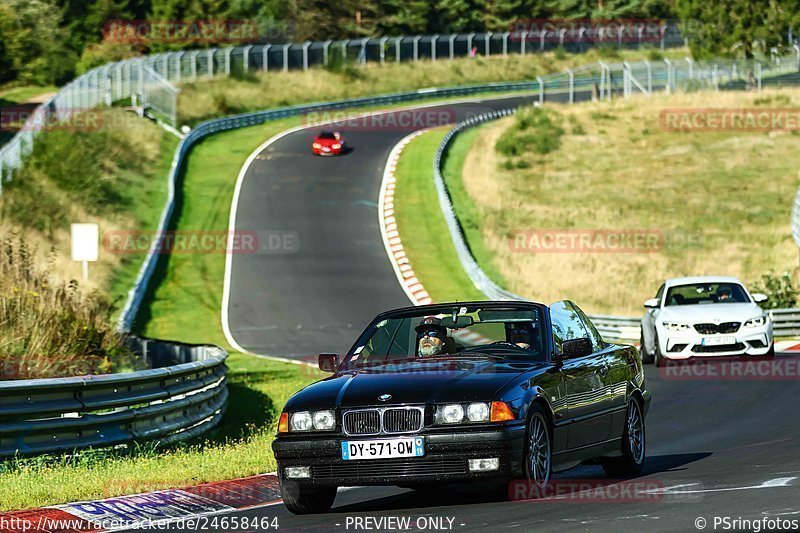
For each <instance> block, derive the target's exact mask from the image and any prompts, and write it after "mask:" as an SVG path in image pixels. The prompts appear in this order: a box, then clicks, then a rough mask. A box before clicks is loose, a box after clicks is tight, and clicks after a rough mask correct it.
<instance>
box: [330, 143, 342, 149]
mask: <svg viewBox="0 0 800 533" xmlns="http://www.w3.org/2000/svg"><path fill="white" fill-rule="evenodd" d="M341 147H342V145H341V144H332V145H331V148H333V149H334V150H338V149H339V148H341Z"/></svg>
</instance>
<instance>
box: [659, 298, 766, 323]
mask: <svg viewBox="0 0 800 533" xmlns="http://www.w3.org/2000/svg"><path fill="white" fill-rule="evenodd" d="M763 313H764V311H763V310H762V309H761V308H760V307H759V306H758V305H757V304H754V303H736V304H697V305H675V306H669V307H665V308H663V309H662V310H661V313H660V314H659V317H658V318H659V320H661V321H664V320H673V321H675V322H685V323H689V324H697V323H704V322H712V323H713V322H717V321H719V322H744V321H746V320H749V319H751V318H755V317H757V316H761V315H762V314H763Z"/></svg>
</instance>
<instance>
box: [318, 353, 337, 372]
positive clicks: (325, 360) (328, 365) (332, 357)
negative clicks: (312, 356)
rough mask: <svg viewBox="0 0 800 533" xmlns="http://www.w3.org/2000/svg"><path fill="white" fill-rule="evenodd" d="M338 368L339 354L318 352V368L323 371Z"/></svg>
mask: <svg viewBox="0 0 800 533" xmlns="http://www.w3.org/2000/svg"><path fill="white" fill-rule="evenodd" d="M338 368H339V354H335V353H321V354H319V369H320V370H322V371H323V372H330V373H331V374H333V373H335V372H336V370H337V369H338Z"/></svg>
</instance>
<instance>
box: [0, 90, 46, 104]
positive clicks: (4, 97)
mask: <svg viewBox="0 0 800 533" xmlns="http://www.w3.org/2000/svg"><path fill="white" fill-rule="evenodd" d="M57 91H58V87H55V86H53V85H45V86H42V87H40V86H38V85H25V86H22V87H11V88H8V89H0V104H2V105H6V104H21V103H24V102H28V101H30V100H31V99H34V98H36V97H38V96H41V95H43V94H48V93H55V92H57Z"/></svg>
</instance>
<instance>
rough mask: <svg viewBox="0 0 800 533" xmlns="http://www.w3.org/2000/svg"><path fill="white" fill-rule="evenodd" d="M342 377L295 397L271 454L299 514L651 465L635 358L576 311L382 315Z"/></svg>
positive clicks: (501, 308)
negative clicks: (479, 484) (360, 498)
mask: <svg viewBox="0 0 800 533" xmlns="http://www.w3.org/2000/svg"><path fill="white" fill-rule="evenodd" d="M319 366H320V368H321V369H322V370H324V371H328V372H331V373H333V375H332V376H331V377H328V378H326V379H323V380H321V381H318V382H317V383H314V384H312V385H310V386H308V387H306V388H305V389H303V390H301V391H299V392H298V393H296V394H295V395H294V396H292V397H291V398H290V399H289V401H288V402H287V403H286V406H285V408H284V410H283V412H282V414H281V416H280V420H279V424H278V435H277V437H276V439H275V441H274V443H273V445H272V447H273V450H274V452H275V458H276V459H277V462H278V476H279V479H280V482H281V493H282V496H283V501H284V503H285V504H286V507H287V508H288V509H289V510H290V511H291V512H293V513H295V514H303V513H320V512H327V511H328V510H329V509H330V508H331V506H332V505H333V501H334V499H335V498H336V491H337V488H338V487H342V486H356V485H398V486H402V487H411V488H424V487H430V486H432V485H435V484H439V483H461V482H469V481H481V480H483V481H486V480H488V479H505V480H511V479H515V478H517V479H522V480H527V482H528V483H530V484H531V486H533V487H540V488H545V487H546V486H547V484H548V483H549V482H550V477H551V475H552V473H554V472H558V471H562V470H565V469H568V468H571V467H573V466H576V465H579V464H585V463H599V464H601V465H602V466H603V468H604V470H605V471H606V473H607V474H608V475H609V476H613V477H621V476H628V475H635V474H637V473H638V472H640V471H641V469H642V466H643V464H644V461H645V415H646V413H647V410H648V407H649V405H650V393H649V392H648V391H647V390H646V389H645V383H644V373H643V371H642V363H641V359H640V358H639V355H638V352H637V350H636V348H634V347H632V346H624V345H618V344H611V343H608V342H606V341H604V340H603V338H602V337H601V336H600V334H599V333H598V331H597V329H596V328H595V327H594V325H593V324H592V323H591V321H590V320H589V319H588V318H587V317H586V315H585V314H584V313H583V311H581V309H580V308H578V306H577V305H575V304H574V303H572V302H570V301H561V302H557V303H555V304H552V305H550V306H545V305H541V304H537V303H531V302H466V303H447V304H437V305H428V306H420V307H408V308H403V309H396V310H394V311H389V312H386V313H382V314H380V315H378V316H377V317H376V318H375V319H374V320H373V321H372V323H371V324H370V325H369V326H368V327H367V329H366V330H365V331H364V332H363V333H362V334H361V336H360V337H359V338H358V340H357V341H356V343H355V344H354V345H353V347H352V348H351V349H350V351H349V352H348V353H347V354H345V355H344V356H343V357H340V356H339V355H337V354H321V355H320V356H319Z"/></svg>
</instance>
